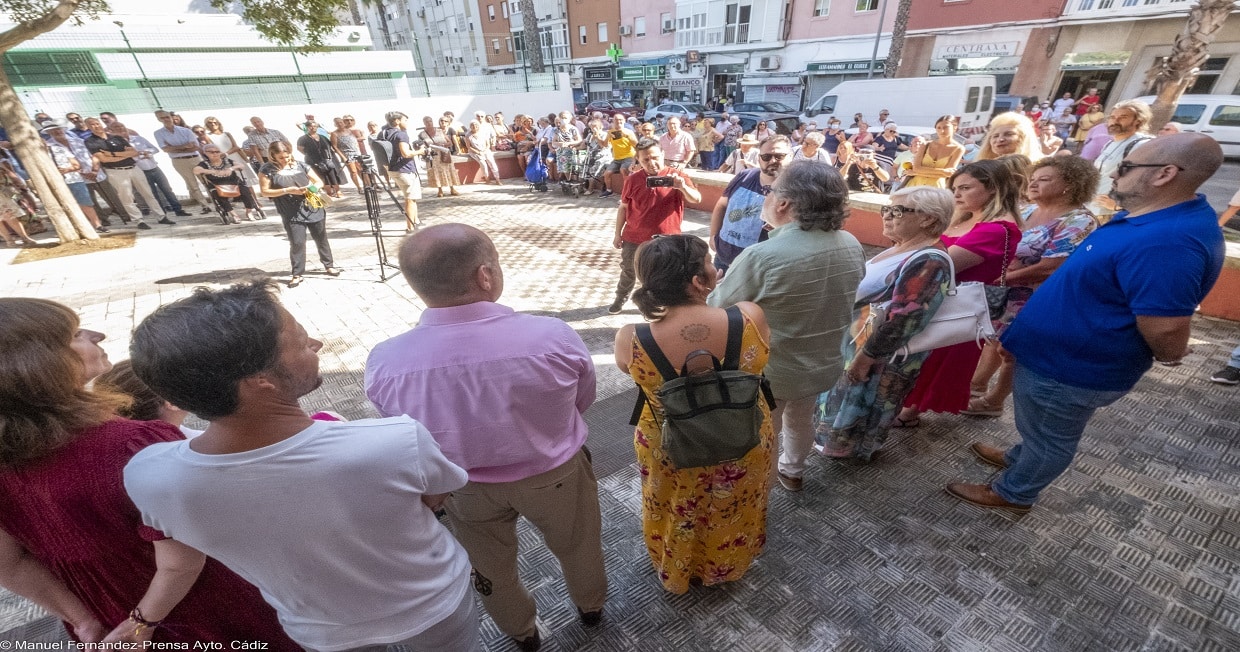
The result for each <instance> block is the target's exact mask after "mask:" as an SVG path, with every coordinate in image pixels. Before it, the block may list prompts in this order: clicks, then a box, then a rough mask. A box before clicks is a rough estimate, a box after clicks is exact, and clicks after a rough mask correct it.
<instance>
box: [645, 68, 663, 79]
mask: <svg viewBox="0 0 1240 652" xmlns="http://www.w3.org/2000/svg"><path fill="white" fill-rule="evenodd" d="M664 77H667V66H646V79H663V78H664Z"/></svg>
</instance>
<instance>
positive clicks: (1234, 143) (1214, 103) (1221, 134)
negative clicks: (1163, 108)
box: [1137, 95, 1240, 158]
mask: <svg viewBox="0 0 1240 652" xmlns="http://www.w3.org/2000/svg"><path fill="white" fill-rule="evenodd" d="M1137 99H1138V100H1141V101H1142V102H1145V103H1146V104H1150V105H1153V104H1154V99H1155V98H1154V96H1153V95H1148V96H1146V97H1138V98H1137ZM1171 121H1172V122H1178V123H1179V124H1180V129H1181V130H1182V131H1194V132H1197V133H1202V134H1205V135H1207V136H1209V137H1211V138H1213V139H1214V140H1215V141H1217V142H1218V144H1219V146H1221V147H1222V148H1223V156H1226V157H1228V158H1237V157H1240V96H1236V95H1184V96H1182V97H1180V103H1179V104H1177V105H1176V106H1175V113H1173V114H1172V115H1171Z"/></svg>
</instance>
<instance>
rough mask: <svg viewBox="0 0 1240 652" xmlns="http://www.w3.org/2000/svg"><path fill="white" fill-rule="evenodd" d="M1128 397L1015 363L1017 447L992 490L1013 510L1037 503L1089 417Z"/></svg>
mask: <svg viewBox="0 0 1240 652" xmlns="http://www.w3.org/2000/svg"><path fill="white" fill-rule="evenodd" d="M1127 393H1128V392H1126V391H1123V392H1114V391H1102V390H1095V389H1085V388H1083V387H1074V386H1072V385H1065V384H1063V383H1061V382H1059V381H1057V380H1051V379H1050V378H1047V377H1045V376H1042V375H1039V374H1037V373H1035V372H1034V371H1032V370H1031V369H1029V368H1028V367H1026V366H1024V365H1022V364H1021V363H1020V361H1019V360H1018V361H1017V362H1016V372H1015V388H1014V390H1013V392H1012V400H1013V404H1014V406H1015V408H1016V430H1018V431H1019V432H1020V437H1021V441H1020V443H1019V444H1017V445H1015V446H1013V447H1011V448H1009V449H1008V451H1007V454H1006V455H1004V460H1005V461H1006V462H1007V465H1008V466H1007V468H1006V469H1004V471H1003V473H1002V474H1000V475H999V479H998V480H995V481H994V482H993V483H992V484H991V489H993V490H994V492H995V493H996V494H999V496H1000V497H1001V498H1003V499H1004V500H1006V501H1008V502H1010V503H1016V504H1017V505H1032V504H1033V503H1035V502H1037V500H1038V494H1040V493H1042V490H1043V489H1045V488H1046V487H1047V486H1048V485H1050V483H1052V482H1054V481H1055V478H1058V477H1059V476H1060V474H1062V473H1063V472H1064V471H1066V470H1067V469H1068V465H1070V464H1072V458H1073V457H1075V456H1076V448H1077V446H1078V445H1079V444H1080V443H1081V433H1083V432H1085V425H1086V424H1088V423H1089V420H1090V418H1092V417H1093V416H1094V411H1095V410H1097V409H1098V408H1100V407H1105V406H1107V405H1110V404H1112V403H1114V402H1115V401H1118V400H1119V399H1120V398H1122V397H1123V396H1124V395H1125V394H1127Z"/></svg>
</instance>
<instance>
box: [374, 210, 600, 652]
mask: <svg viewBox="0 0 1240 652" xmlns="http://www.w3.org/2000/svg"><path fill="white" fill-rule="evenodd" d="M400 268H401V272H402V273H403V274H404V276H405V280H406V281H408V282H409V285H410V286H411V287H412V288H413V291H414V292H416V293H417V294H418V296H419V297H421V299H422V301H423V302H424V303H426V306H427V309H426V311H425V312H423V313H422V315H421V319H420V321H419V322H418V325H417V326H416V327H415V328H414V329H413V330H411V331H409V332H407V333H404V334H403V335H398V336H396V337H394V338H392V339H390V340H387V341H386V342H382V343H380V344H379V345H378V346H376V347H375V348H374V350H373V351H371V354H370V359H369V360H367V362H366V396H368V397H369V398H370V400H371V402H373V403H374V405H375V407H376V408H377V409H378V410H379V413H380V414H383V415H401V414H407V415H409V416H411V417H413V418H415V419H417V420H419V421H421V422H422V423H424V424H426V427H427V428H428V429H430V431H431V435H432V436H433V437H434V438H435V441H436V442H438V444H439V446H440V447H441V448H442V449H443V453H444V455H445V456H446V457H447V458H448V459H449V460H451V461H452V462H454V463H455V464H457V465H458V466H460V467H462V468H464V469H465V470H466V471H467V472H468V473H469V483H468V484H467V485H465V487H464V488H462V489H459V490H457V491H456V492H454V493H453V495H452V497H451V498H450V499H449V501H448V503H447V505H446V507H447V510H448V517H449V519H451V521H452V524H453V529H454V531H455V532H456V535H457V539H458V540H460V542H461V545H463V546H464V547H465V550H466V551H468V552H469V558H470V560H471V561H472V563H473V565H474V572H475V576H474V588H475V589H476V590H477V591H478V593H479V594H480V596H481V598H482V604H483V606H484V607H486V610H487V611H488V612H489V613H490V614H491V617H492V618H493V619H494V620H495V624H496V625H498V626H499V628H500V630H502V631H503V632H504V633H505V634H507V635H508V636H511V637H512V638H513V640H514V641H516V643H517V645H518V646H519V647H520V648H521V649H522V650H537V649H538V646H539V645H540V639H539V635H538V628H537V625H536V614H535V608H534V600H533V599H532V598H531V597H530V594H529V592H528V591H526V589H525V586H524V585H522V583H521V579H520V577H519V575H518V572H517V533H516V522H517V517H518V516H524V517H525V518H526V519H527V520H528V521H529V522H530V523H531V524H533V525H534V527H536V528H538V529H539V531H541V532H542V535H543V539H544V541H546V544H547V547H548V548H550V550H551V553H552V554H554V555H555V556H556V558H557V559H559V560H560V567H561V568H562V569H563V570H564V580H565V583H566V584H567V585H568V593H569V596H570V597H571V598H572V600H573V603H574V604H575V605H576V606H577V611H578V615H579V616H580V619H581V622H582V624H584V625H587V626H593V625H597V624H598V623H599V622H600V620H601V619H602V616H603V602H604V600H605V599H606V597H607V576H606V575H605V574H604V572H603V549H602V541H601V533H602V525H601V519H600V516H599V505H598V481H597V480H595V477H594V470H593V468H592V466H591V464H590V454H589V452H588V451H587V450H586V449H585V441H586V434H587V431H586V422H585V419H584V418H583V416H582V415H583V414H584V413H585V411H586V408H588V407H590V404H591V403H593V402H594V396H595V372H594V363H593V362H592V361H591V359H590V352H589V350H588V349H587V348H586V345H585V343H583V342H582V341H581V337H580V336H578V335H577V332H576V331H574V330H573V329H572V328H570V327H569V326H568V324H565V323H564V322H562V321H560V320H558V319H553V318H551V317H536V316H534V315H522V314H518V313H516V312H513V310H512V308H508V307H505V306H502V305H500V304H498V303H496V301H498V300H499V297H500V295H501V294H502V293H503V291H504V274H503V270H502V269H501V268H500V264H499V252H497V251H496V249H495V245H494V244H493V243H492V242H491V239H490V238H488V237H487V236H486V234H485V233H483V232H482V231H479V230H478V229H475V228H473V227H471V226H466V225H464V224H442V225H436V226H432V227H429V228H426V229H423V230H421V231H419V232H417V233H415V234H413V235H412V236H410V237H408V238H406V239H405V241H404V243H403V244H402V245H401V248H400Z"/></svg>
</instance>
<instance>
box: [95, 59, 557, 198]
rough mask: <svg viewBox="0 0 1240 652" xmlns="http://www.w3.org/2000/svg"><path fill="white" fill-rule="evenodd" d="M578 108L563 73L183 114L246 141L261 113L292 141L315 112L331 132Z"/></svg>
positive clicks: (169, 172)
mask: <svg viewBox="0 0 1240 652" xmlns="http://www.w3.org/2000/svg"><path fill="white" fill-rule="evenodd" d="M572 107H573V94H572V89H571V88H569V85H568V75H566V74H561V75H560V90H557V91H546V92H530V93H521V94H496V95H445V96H439V97H431V98H426V97H421V98H411V99H404V100H377V101H372V102H348V103H336V104H312V105H304V106H265V107H244V108H236V107H229V108H221V109H218V110H214V111H210V112H208V111H184V112H181V115H182V116H183V117H184V118H185V121H186V123H187V124H190V125H194V124H202V122H203V119H204V118H206V117H207V116H208V115H211V116H214V117H216V118H218V119H219V120H220V123H221V124H223V125H224V130H225V131H227V132H229V133H231V134H232V135H233V136H234V137H235V138H236V139H237V142H241V141H242V140H244V138H245V134H244V133H243V132H242V128H243V127H245V126H247V125H249V124H250V117H251V116H259V117H260V118H262V119H263V122H264V123H265V124H266V126H267V127H268V128H271V129H278V130H280V131H281V132H282V133H283V134H284V135H285V136H286V137H288V138H289V140H291V141H294V142H296V140H297V138H298V137H300V136H301V132H300V131H299V130H298V129H297V124H298V123H301V122H304V121H305V119H306V118H305V114H306V113H310V114H312V115H314V117H315V120H317V121H319V122H321V123H322V124H323V125H324V128H326V129H328V130H329V131H330V130H331V129H332V128H333V127H332V118H334V117H337V116H342V115H345V114H348V115H352V116H353V117H354V118H356V119H357V126H358V128H359V129H361V130H362V132H363V133H365V132H366V123H367V122H370V121H372V120H373V121H374V122H377V123H379V125H380V127H382V125H383V124H384V121H383V116H384V114H385V113H387V112H388V111H393V110H395V111H401V112H402V113H405V114H407V115H408V116H409V122H410V130H411V131H412V130H414V129H416V128H421V125H422V116H424V115H429V116H432V117H437V116H439V115H442V114H443V112H444V111H451V112H453V113H454V114H456V116H457V119H458V120H461V121H463V122H468V118H469V117H470V116H472V115H473V114H474V111H486V112H487V113H495V112H496V111H503V112H504V115H505V116H507V117H508V118H509V119H511V118H512V117H513V116H515V115H516V114H517V113H530V114H533V115H546V114H548V113H552V112H559V111H562V110H564V109H569V110H571V109H572ZM117 118H118V119H119V120H120V121H121V122H123V123H124V124H125V126H126V127H129V128H130V129H133V130H135V131H137V132H138V133H140V134H142V136H143V137H145V138H146V139H147V140H150V141H152V142H154V134H155V130H156V129H159V128H160V124H159V123H158V122H156V120H155V114H154V113H139V114H121V115H118V116H117ZM156 159H157V160H158V161H159V166H160V168H162V169H163V170H164V174H165V175H166V176H167V177H168V181H169V183H171V184H172V189H173V191H174V192H176V193H177V196H178V197H187V196H188V193H187V192H186V191H185V184H184V183H183V182H182V181H181V177H180V176H178V175H177V174H176V172H175V171H173V169H172V162H171V161H170V160H169V159H168V157H167V155H165V154H160V155H158V156H157V157H156Z"/></svg>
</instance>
